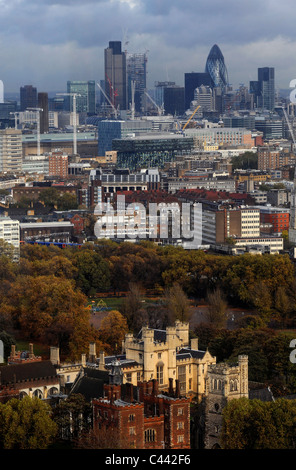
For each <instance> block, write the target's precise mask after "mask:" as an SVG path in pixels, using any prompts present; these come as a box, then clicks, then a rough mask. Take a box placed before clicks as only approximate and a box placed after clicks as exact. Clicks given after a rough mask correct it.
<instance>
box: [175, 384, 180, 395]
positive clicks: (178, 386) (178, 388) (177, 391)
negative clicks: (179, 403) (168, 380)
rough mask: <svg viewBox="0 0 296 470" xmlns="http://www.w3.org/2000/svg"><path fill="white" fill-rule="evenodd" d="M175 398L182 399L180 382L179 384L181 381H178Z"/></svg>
mask: <svg viewBox="0 0 296 470" xmlns="http://www.w3.org/2000/svg"><path fill="white" fill-rule="evenodd" d="M175 397H176V398H180V382H179V380H176V391H175Z"/></svg>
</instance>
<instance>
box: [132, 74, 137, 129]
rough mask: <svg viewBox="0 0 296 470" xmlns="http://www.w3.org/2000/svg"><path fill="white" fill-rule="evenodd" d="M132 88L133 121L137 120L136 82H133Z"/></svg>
mask: <svg viewBox="0 0 296 470" xmlns="http://www.w3.org/2000/svg"><path fill="white" fill-rule="evenodd" d="M131 87H132V120H134V119H135V91H136V82H135V80H132V82H131Z"/></svg>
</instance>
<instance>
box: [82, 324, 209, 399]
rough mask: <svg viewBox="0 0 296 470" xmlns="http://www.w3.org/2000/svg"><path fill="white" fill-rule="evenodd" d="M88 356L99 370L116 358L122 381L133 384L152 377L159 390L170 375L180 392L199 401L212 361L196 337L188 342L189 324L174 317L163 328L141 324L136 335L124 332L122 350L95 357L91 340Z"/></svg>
mask: <svg viewBox="0 0 296 470" xmlns="http://www.w3.org/2000/svg"><path fill="white" fill-rule="evenodd" d="M90 348H91V349H90V357H91V358H92V361H93V362H94V363H95V365H98V366H99V368H100V369H101V370H110V367H111V364H112V362H113V361H114V360H118V361H119V364H120V367H121V369H122V372H123V383H126V382H129V383H132V384H133V385H134V386H137V384H138V382H149V381H151V380H154V379H156V380H157V382H158V386H159V390H161V391H166V390H168V389H169V382H170V379H173V380H174V381H175V380H178V383H179V384H180V392H181V393H182V395H183V396H187V397H191V398H193V397H194V398H196V399H198V400H199V401H200V400H201V399H202V397H203V396H204V394H205V391H206V390H205V387H206V377H207V371H208V367H209V366H210V365H213V364H216V358H215V357H213V356H212V355H211V354H210V353H209V351H202V350H200V349H199V348H198V339H197V338H194V339H191V341H190V342H189V324H188V323H182V322H179V321H177V322H176V323H175V326H174V327H167V328H166V330H157V329H151V328H148V327H147V326H145V327H143V328H142V329H141V331H140V333H139V334H138V336H136V337H135V336H133V335H132V334H127V335H126V336H125V340H124V342H123V348H122V349H123V350H122V352H123V354H122V355H119V356H107V357H105V355H104V353H100V355H99V357H98V358H97V357H96V351H95V344H92V345H91V346H90Z"/></svg>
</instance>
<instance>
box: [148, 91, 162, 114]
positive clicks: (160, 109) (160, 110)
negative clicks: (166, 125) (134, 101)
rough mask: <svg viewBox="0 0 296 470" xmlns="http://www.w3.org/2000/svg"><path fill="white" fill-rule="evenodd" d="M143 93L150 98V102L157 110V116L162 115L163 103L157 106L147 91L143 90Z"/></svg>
mask: <svg viewBox="0 0 296 470" xmlns="http://www.w3.org/2000/svg"><path fill="white" fill-rule="evenodd" d="M145 95H146V96H147V97H148V98H149V99H150V101H151V103H152V104H154V106H155V107H156V109H157V112H158V116H162V115H163V113H164V107H163V103H162V105H161V107H159V106H158V105H157V104H156V103H155V101H154V100H153V99H152V98H151V96H150V95H149V93H147V91H145Z"/></svg>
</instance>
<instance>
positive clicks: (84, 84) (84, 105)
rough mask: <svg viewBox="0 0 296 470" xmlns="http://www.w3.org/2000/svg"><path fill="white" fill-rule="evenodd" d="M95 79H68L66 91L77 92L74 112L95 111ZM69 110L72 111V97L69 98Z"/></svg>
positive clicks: (92, 112)
mask: <svg viewBox="0 0 296 470" xmlns="http://www.w3.org/2000/svg"><path fill="white" fill-rule="evenodd" d="M95 85H96V84H95V81H94V80H89V81H70V80H69V81H68V82H67V93H77V97H76V112H77V113H86V114H90V115H91V114H95V113H96V89H95ZM69 111H73V97H70V100H69Z"/></svg>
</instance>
